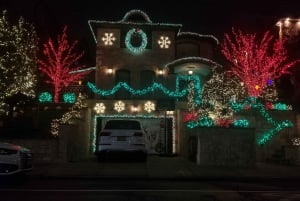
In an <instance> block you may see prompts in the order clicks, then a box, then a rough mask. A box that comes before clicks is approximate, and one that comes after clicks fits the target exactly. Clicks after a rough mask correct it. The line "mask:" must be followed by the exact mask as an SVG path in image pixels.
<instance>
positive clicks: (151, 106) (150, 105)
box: [144, 101, 155, 112]
mask: <svg viewBox="0 0 300 201" xmlns="http://www.w3.org/2000/svg"><path fill="white" fill-rule="evenodd" d="M144 108H145V110H146V111H147V112H151V111H154V110H155V104H154V103H152V102H151V101H147V102H146V103H145V107H144Z"/></svg>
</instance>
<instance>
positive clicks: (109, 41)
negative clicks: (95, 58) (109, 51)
mask: <svg viewBox="0 0 300 201" xmlns="http://www.w3.org/2000/svg"><path fill="white" fill-rule="evenodd" d="M115 40H116V37H114V34H113V33H104V36H103V37H102V41H103V42H104V45H113V44H114V41H115Z"/></svg>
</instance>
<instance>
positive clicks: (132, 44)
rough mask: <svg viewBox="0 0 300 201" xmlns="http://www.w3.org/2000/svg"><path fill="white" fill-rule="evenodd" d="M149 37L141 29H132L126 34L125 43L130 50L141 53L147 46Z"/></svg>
mask: <svg viewBox="0 0 300 201" xmlns="http://www.w3.org/2000/svg"><path fill="white" fill-rule="evenodd" d="M147 43H148V39H147V35H146V34H145V32H144V31H143V30H141V29H138V28H136V29H130V30H129V31H128V32H127V34H126V36H125V45H126V47H127V49H129V51H130V52H132V53H134V54H141V53H142V52H143V51H144V50H145V49H146V47H147Z"/></svg>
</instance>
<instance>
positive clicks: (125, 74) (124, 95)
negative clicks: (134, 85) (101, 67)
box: [115, 69, 130, 99]
mask: <svg viewBox="0 0 300 201" xmlns="http://www.w3.org/2000/svg"><path fill="white" fill-rule="evenodd" d="M119 82H125V83H127V84H128V85H130V71H129V70H126V69H120V70H117V71H116V76H115V83H116V84H118V83H119ZM115 98H118V99H128V98H130V92H128V91H127V90H126V89H124V88H121V89H119V91H117V92H116V94H115Z"/></svg>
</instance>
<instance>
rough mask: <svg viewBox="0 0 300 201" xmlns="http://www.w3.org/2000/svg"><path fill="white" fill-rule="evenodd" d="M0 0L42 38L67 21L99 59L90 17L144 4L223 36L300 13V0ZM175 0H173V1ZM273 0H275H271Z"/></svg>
mask: <svg viewBox="0 0 300 201" xmlns="http://www.w3.org/2000/svg"><path fill="white" fill-rule="evenodd" d="M70 2H71V1H70V0H65V1H63V0H52V1H50V0H1V1H0V10H4V9H6V10H7V11H8V17H9V19H11V20H14V19H18V18H19V17H20V16H23V17H24V18H25V19H26V21H28V22H30V23H32V24H34V25H35V27H36V29H37V32H38V37H39V38H40V43H43V42H44V41H45V40H46V39H47V38H48V37H56V36H57V34H60V33H61V31H62V27H63V26H64V25H68V27H69V31H68V33H69V37H70V38H72V39H76V40H79V44H80V45H81V46H82V47H83V49H84V50H85V51H86V59H87V62H88V63H89V64H90V65H94V60H95V58H94V57H95V44H94V42H93V39H92V35H91V32H90V30H89V26H88V23H87V21H88V20H107V21H110V20H112V21H118V20H121V19H122V18H123V16H124V15H125V14H126V12H128V11H130V10H132V9H140V10H142V11H144V12H145V13H147V14H148V16H149V17H150V19H151V20H152V22H162V23H174V24H182V26H183V27H182V29H181V31H190V32H196V33H200V34H212V35H214V36H216V37H217V38H218V39H219V40H222V36H223V34H224V33H225V32H229V31H230V29H231V27H232V26H234V27H239V28H241V29H244V30H246V31H251V32H254V31H255V32H263V31H265V30H266V29H276V27H275V23H276V21H277V20H278V19H279V18H282V17H293V18H297V17H300V12H299V10H300V2H299V0H273V1H271V0H252V1H242V0H239V1H238V0H227V1H226V0H183V1H178V0H177V1H176V2H175V1H170V0H168V1H162V0H160V1H157V0H156V1H144V0H139V1H135V0H132V1H130V0H106V1H105V0H85V1H82V0H76V1H74V2H72V3H70ZM171 2H172V3H171ZM266 2H271V3H266ZM297 13H299V14H298V15H297Z"/></svg>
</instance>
